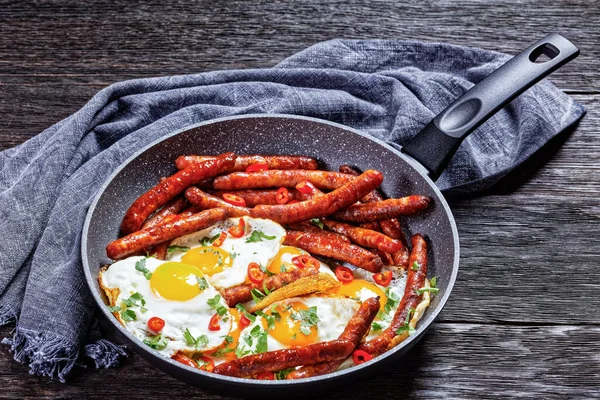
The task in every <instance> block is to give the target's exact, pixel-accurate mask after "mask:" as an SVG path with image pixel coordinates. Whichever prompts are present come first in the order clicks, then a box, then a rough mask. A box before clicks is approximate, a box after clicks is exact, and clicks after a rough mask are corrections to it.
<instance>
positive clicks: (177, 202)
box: [142, 197, 188, 229]
mask: <svg viewBox="0 0 600 400" xmlns="http://www.w3.org/2000/svg"><path fill="white" fill-rule="evenodd" d="M187 205H188V202H187V200H186V199H185V198H183V197H176V198H174V199H173V200H171V201H169V202H168V203H167V204H165V205H164V206H163V207H162V208H161V209H160V210H158V211H157V212H155V213H154V214H152V216H151V217H150V218H148V219H147V220H146V222H144V224H143V225H142V229H145V228H150V227H151V226H154V225H156V224H157V223H159V222H161V221H162V220H164V219H165V217H167V216H169V215H175V214H179V213H180V212H181V211H182V210H183V209H184V208H185V207H186V206H187Z"/></svg>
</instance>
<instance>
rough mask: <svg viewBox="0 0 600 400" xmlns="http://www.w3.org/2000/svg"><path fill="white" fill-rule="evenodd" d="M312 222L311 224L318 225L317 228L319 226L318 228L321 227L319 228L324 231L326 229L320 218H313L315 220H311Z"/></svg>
mask: <svg viewBox="0 0 600 400" xmlns="http://www.w3.org/2000/svg"><path fill="white" fill-rule="evenodd" d="M310 222H311V223H312V224H313V225H316V226H318V227H319V228H321V229H324V228H325V225H323V223H322V222H321V220H320V219H319V218H313V219H311V220H310Z"/></svg>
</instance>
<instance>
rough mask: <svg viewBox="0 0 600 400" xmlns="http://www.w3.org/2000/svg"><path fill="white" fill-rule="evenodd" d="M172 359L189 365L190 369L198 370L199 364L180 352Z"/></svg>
mask: <svg viewBox="0 0 600 400" xmlns="http://www.w3.org/2000/svg"><path fill="white" fill-rule="evenodd" d="M171 358H172V359H173V360H175V361H179V362H180V363H182V364H185V365H187V366H188V367H192V368H198V364H196V363H195V362H194V360H192V359H191V358H189V357H188V356H186V355H185V354H183V353H181V352H179V351H178V352H177V353H175V354H173V357H171Z"/></svg>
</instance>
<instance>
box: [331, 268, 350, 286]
mask: <svg viewBox="0 0 600 400" xmlns="http://www.w3.org/2000/svg"><path fill="white" fill-rule="evenodd" d="M335 276H337V278H338V279H339V281H340V282H342V283H349V282H352V281H353V280H354V274H353V273H352V270H351V269H350V268H347V267H337V268H336V269H335Z"/></svg>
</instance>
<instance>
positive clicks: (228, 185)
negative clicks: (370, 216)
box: [213, 169, 364, 197]
mask: <svg viewBox="0 0 600 400" xmlns="http://www.w3.org/2000/svg"><path fill="white" fill-rule="evenodd" d="M353 179H354V177H353V176H352V175H346V174H341V173H339V172H331V171H311V170H305V169H293V170H285V171H284V170H267V171H260V172H234V173H231V174H228V175H223V176H219V177H217V178H215V179H214V180H213V187H214V188H215V190H239V189H261V188H274V187H281V186H284V187H287V188H293V187H295V186H296V185H297V184H299V183H300V182H302V181H310V182H311V183H312V184H314V185H315V186H316V187H318V188H319V189H327V190H333V189H337V188H339V187H340V186H342V185H345V184H347V183H348V182H350V181H352V180H353ZM363 196H364V195H363ZM361 197H362V196H361Z"/></svg>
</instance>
